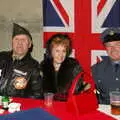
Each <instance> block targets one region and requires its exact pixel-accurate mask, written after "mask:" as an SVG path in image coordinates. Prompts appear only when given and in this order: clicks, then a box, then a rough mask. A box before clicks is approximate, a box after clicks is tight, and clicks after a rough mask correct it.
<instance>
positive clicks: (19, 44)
mask: <svg viewBox="0 0 120 120" xmlns="http://www.w3.org/2000/svg"><path fill="white" fill-rule="evenodd" d="M30 47H31V40H30V39H29V37H28V36H27V35H23V34H21V35H16V36H15V37H13V39H12V49H13V54H15V55H17V56H24V55H25V54H26V53H27V52H28V50H29V48H30Z"/></svg>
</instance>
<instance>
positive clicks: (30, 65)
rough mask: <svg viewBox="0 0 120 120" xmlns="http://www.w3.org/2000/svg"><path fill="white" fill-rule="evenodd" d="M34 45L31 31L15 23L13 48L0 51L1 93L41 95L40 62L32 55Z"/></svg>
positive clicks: (20, 95) (7, 94)
mask: <svg viewBox="0 0 120 120" xmlns="http://www.w3.org/2000/svg"><path fill="white" fill-rule="evenodd" d="M32 45H33V43H32V36H31V34H30V32H29V31H28V30H27V29H25V28H23V27H22V26H20V25H18V24H16V23H14V24H13V34H12V50H11V51H6V52H0V95H3V96H15V97H32V98H39V97H40V96H41V94H40V91H41V76H40V71H39V63H38V62H37V61H36V60H35V59H33V58H32V56H31V53H30V50H31V47H32Z"/></svg>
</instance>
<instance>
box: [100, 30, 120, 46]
mask: <svg viewBox="0 0 120 120" xmlns="http://www.w3.org/2000/svg"><path fill="white" fill-rule="evenodd" d="M101 40H102V43H103V44H104V43H107V42H112V41H120V28H108V29H106V30H105V31H104V32H103V33H102V34H101Z"/></svg>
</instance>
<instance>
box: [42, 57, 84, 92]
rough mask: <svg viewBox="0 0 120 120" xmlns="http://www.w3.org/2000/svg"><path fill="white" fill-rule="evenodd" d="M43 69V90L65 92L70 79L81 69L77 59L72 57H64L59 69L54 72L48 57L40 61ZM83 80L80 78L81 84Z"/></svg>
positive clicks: (68, 86) (70, 81) (69, 84)
mask: <svg viewBox="0 0 120 120" xmlns="http://www.w3.org/2000/svg"><path fill="white" fill-rule="evenodd" d="M41 69H42V71H43V92H53V93H56V94H57V93H58V94H59V93H61V94H67V92H68V89H69V88H70V86H71V83H72V80H73V79H74V78H75V76H76V75H77V74H78V73H79V72H81V71H82V68H81V66H80V65H79V63H78V61H76V60H75V59H74V58H66V59H65V60H64V62H63V63H62V64H61V66H60V69H59V71H58V72H57V73H56V72H55V70H54V67H53V64H52V61H50V60H49V59H47V60H44V61H42V62H41ZM82 82H83V81H82V79H81V80H80V83H79V84H81V83H82Z"/></svg>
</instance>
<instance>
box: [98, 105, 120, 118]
mask: <svg viewBox="0 0 120 120" xmlns="http://www.w3.org/2000/svg"><path fill="white" fill-rule="evenodd" d="M110 109H111V108H110V105H99V108H98V110H99V111H100V112H103V113H105V114H107V115H109V116H112V117H113V118H115V119H117V120H120V115H112V114H111V111H110Z"/></svg>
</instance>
